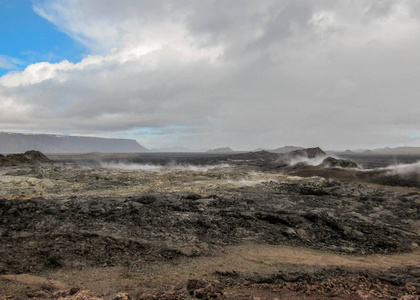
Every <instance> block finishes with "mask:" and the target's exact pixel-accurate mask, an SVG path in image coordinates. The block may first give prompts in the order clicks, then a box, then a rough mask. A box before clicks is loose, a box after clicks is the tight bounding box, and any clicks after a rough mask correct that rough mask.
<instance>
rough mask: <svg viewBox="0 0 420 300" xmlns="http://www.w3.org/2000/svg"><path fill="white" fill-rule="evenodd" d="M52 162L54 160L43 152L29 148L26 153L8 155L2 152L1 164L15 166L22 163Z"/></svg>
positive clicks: (0, 155) (0, 156)
mask: <svg viewBox="0 0 420 300" xmlns="http://www.w3.org/2000/svg"><path fill="white" fill-rule="evenodd" d="M50 162H52V160H50V159H49V158H48V157H46V156H45V155H44V154H43V153H41V152H39V151H35V150H29V151H26V152H25V153H19V154H9V155H6V156H4V155H2V154H0V166H14V165H21V164H36V163H50Z"/></svg>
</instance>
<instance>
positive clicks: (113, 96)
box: [0, 0, 420, 150]
mask: <svg viewBox="0 0 420 300" xmlns="http://www.w3.org/2000/svg"><path fill="white" fill-rule="evenodd" d="M419 79H420V1H418V0H398V1H397V0H392V1H391V0H381V1H371V0H359V1H352V0H317V1H313V0H300V1H295V0H259V1H254V0H229V1H223V0H200V1H196V0H178V1H166V0H120V1H114V0H89V1H83V0H36V1H30V0H0V131H7V132H28V133H29V132H30V133H51V134H66V135H86V136H100V137H115V138H131V139H135V140H137V141H138V142H139V143H140V144H142V145H143V146H145V147H147V148H161V147H171V146H184V147H189V148H192V149H209V148H217V147H225V146H229V147H231V148H233V149H235V150H252V149H255V148H259V147H263V148H271V149H273V148H278V147H282V146H285V145H296V146H304V147H313V146H320V147H322V148H323V149H329V150H330V149H336V150H339V149H340V150H345V149H356V148H377V147H385V146H390V147H397V146H420V84H419Z"/></svg>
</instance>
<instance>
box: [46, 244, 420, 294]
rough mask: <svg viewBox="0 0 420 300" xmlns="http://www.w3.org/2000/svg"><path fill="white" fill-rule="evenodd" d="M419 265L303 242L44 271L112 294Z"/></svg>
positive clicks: (412, 257) (410, 257)
mask: <svg viewBox="0 0 420 300" xmlns="http://www.w3.org/2000/svg"><path fill="white" fill-rule="evenodd" d="M408 266H411V267H414V268H419V267H420V251H416V252H412V253H406V254H395V255H369V256H351V255H339V254H333V253H328V252H323V251H316V250H311V249H304V248H295V247H285V246H271V245H242V246H234V247H227V248H226V250H225V251H224V252H221V253H220V254H219V255H217V256H210V257H198V258H193V259H191V258H189V259H183V260H180V261H177V262H156V263H147V262H141V261H138V262H133V264H132V265H131V266H127V268H120V267H119V268H117V267H114V268H112V267H108V268H88V269H83V270H71V271H66V270H60V271H56V272H53V273H49V274H45V275H46V276H47V277H48V278H51V279H56V280H60V281H63V282H64V283H66V284H68V285H69V286H77V287H80V288H82V289H88V290H93V291H95V292H98V293H99V294H102V295H108V296H112V295H115V293H116V292H121V291H125V292H128V293H132V292H135V291H157V290H165V289H170V288H172V287H174V286H176V285H185V284H186V282H187V281H188V279H192V278H204V279H207V280H213V279H216V278H218V276H219V275H220V274H240V275H241V276H243V277H244V278H246V277H247V276H254V275H255V274H256V273H258V274H259V275H261V276H266V275H270V274H274V273H277V272H279V270H282V272H283V273H285V274H287V273H288V272H290V273H295V272H296V271H300V272H305V271H312V272H313V271H315V270H316V269H317V268H324V267H341V268H345V269H350V270H353V271H357V270H382V271H384V270H387V269H390V268H398V267H408Z"/></svg>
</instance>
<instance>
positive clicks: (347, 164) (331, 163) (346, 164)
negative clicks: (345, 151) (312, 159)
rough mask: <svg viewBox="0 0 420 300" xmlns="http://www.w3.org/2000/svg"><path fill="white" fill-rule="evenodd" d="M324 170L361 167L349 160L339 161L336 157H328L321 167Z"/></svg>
mask: <svg viewBox="0 0 420 300" xmlns="http://www.w3.org/2000/svg"><path fill="white" fill-rule="evenodd" d="M319 167H322V168H331V167H340V168H358V167H359V165H358V164H357V163H355V162H353V161H351V160H348V159H337V158H334V157H327V158H326V159H324V160H323V161H322V163H321V164H320V165H319Z"/></svg>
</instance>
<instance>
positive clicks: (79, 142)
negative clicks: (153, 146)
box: [0, 132, 148, 153]
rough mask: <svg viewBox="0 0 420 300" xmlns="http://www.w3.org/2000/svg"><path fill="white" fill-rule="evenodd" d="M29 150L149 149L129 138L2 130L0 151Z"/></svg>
mask: <svg viewBox="0 0 420 300" xmlns="http://www.w3.org/2000/svg"><path fill="white" fill-rule="evenodd" d="M27 150H38V151H41V152H43V153H86V152H108V153H111V152H115V153H123V152H145V151H148V149H146V148H145V147H143V146H142V145H140V144H139V143H137V142H136V141H135V140H129V139H107V138H97V137H84V136H83V137H82V136H60V135H51V134H23V133H7V132H0V153H19V152H25V151H27Z"/></svg>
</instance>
